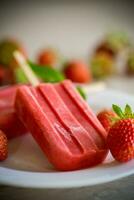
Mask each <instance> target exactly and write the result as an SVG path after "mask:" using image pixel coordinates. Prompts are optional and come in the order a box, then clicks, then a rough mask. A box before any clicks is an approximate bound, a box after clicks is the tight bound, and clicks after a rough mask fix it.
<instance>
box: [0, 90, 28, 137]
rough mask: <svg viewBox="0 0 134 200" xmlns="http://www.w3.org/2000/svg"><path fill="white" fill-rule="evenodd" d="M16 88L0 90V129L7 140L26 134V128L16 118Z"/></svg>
mask: <svg viewBox="0 0 134 200" xmlns="http://www.w3.org/2000/svg"><path fill="white" fill-rule="evenodd" d="M17 88H18V86H7V87H3V88H2V89H0V129H1V130H2V131H3V132H4V133H5V134H6V136H7V138H8V139H11V138H14V137H16V136H19V135H21V134H23V133H26V128H25V127H24V125H23V124H22V123H21V121H20V120H19V118H18V117H17V115H16V113H15V109H14V100H15V95H16V90H17Z"/></svg>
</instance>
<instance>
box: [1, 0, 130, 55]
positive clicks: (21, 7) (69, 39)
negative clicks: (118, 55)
mask: <svg viewBox="0 0 134 200" xmlns="http://www.w3.org/2000/svg"><path fill="white" fill-rule="evenodd" d="M133 5H134V4H133V2H132V1H130V2H129V1H120V0H118V1H103V0H102V1H90V0H89V1H84V0H83V1H78V0H77V1H56V0H55V1H54V0H53V1H52V0H50V1H41V0H38V1H31V0H29V1H13V0H12V1H6V0H5V1H3V2H2V1H1V3H0V38H2V37H5V36H11V37H16V38H17V39H18V40H20V41H22V43H24V46H26V48H27V50H28V53H29V54H30V56H34V55H36V53H37V52H38V50H39V49H40V48H42V47H46V46H52V47H56V48H58V49H59V50H60V51H61V52H62V53H63V55H65V56H69V57H87V55H89V50H90V49H92V48H93V47H94V45H95V43H96V42H97V41H98V40H100V39H101V37H102V36H103V34H104V33H107V32H110V31H114V30H115V31H116V30H123V31H126V32H128V35H129V36H130V37H132V38H133V39H134V36H133V35H134V34H133V33H134V26H133V25H134V21H133V7H134V6H133Z"/></svg>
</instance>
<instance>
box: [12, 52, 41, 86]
mask: <svg viewBox="0 0 134 200" xmlns="http://www.w3.org/2000/svg"><path fill="white" fill-rule="evenodd" d="M13 56H14V58H15V60H16V61H17V63H18V64H19V66H20V67H21V69H22V70H23V72H24V74H25V76H26V77H27V79H28V81H29V83H31V85H33V86H37V85H39V83H40V81H39V79H38V78H37V76H36V75H35V73H34V72H33V71H32V69H31V68H30V66H29V64H28V63H27V61H26V59H25V58H24V56H23V55H22V53H20V52H19V51H15V52H14V53H13Z"/></svg>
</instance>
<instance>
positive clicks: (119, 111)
mask: <svg viewBox="0 0 134 200" xmlns="http://www.w3.org/2000/svg"><path fill="white" fill-rule="evenodd" d="M112 108H113V110H114V112H115V113H116V114H117V115H118V116H119V117H120V118H121V119H124V117H125V115H124V113H123V112H122V110H121V108H120V107H119V106H117V105H115V104H113V105H112Z"/></svg>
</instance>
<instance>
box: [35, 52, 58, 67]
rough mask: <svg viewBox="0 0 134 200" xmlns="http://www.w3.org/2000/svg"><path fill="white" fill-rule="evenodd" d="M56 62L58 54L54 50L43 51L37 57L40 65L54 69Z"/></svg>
mask: <svg viewBox="0 0 134 200" xmlns="http://www.w3.org/2000/svg"><path fill="white" fill-rule="evenodd" d="M57 61H58V53H57V52H56V51H55V50H54V49H44V50H43V51H42V52H41V53H40V54H39V56H38V63H39V64H40V65H48V66H50V67H54V66H55V65H56V64H57Z"/></svg>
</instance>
